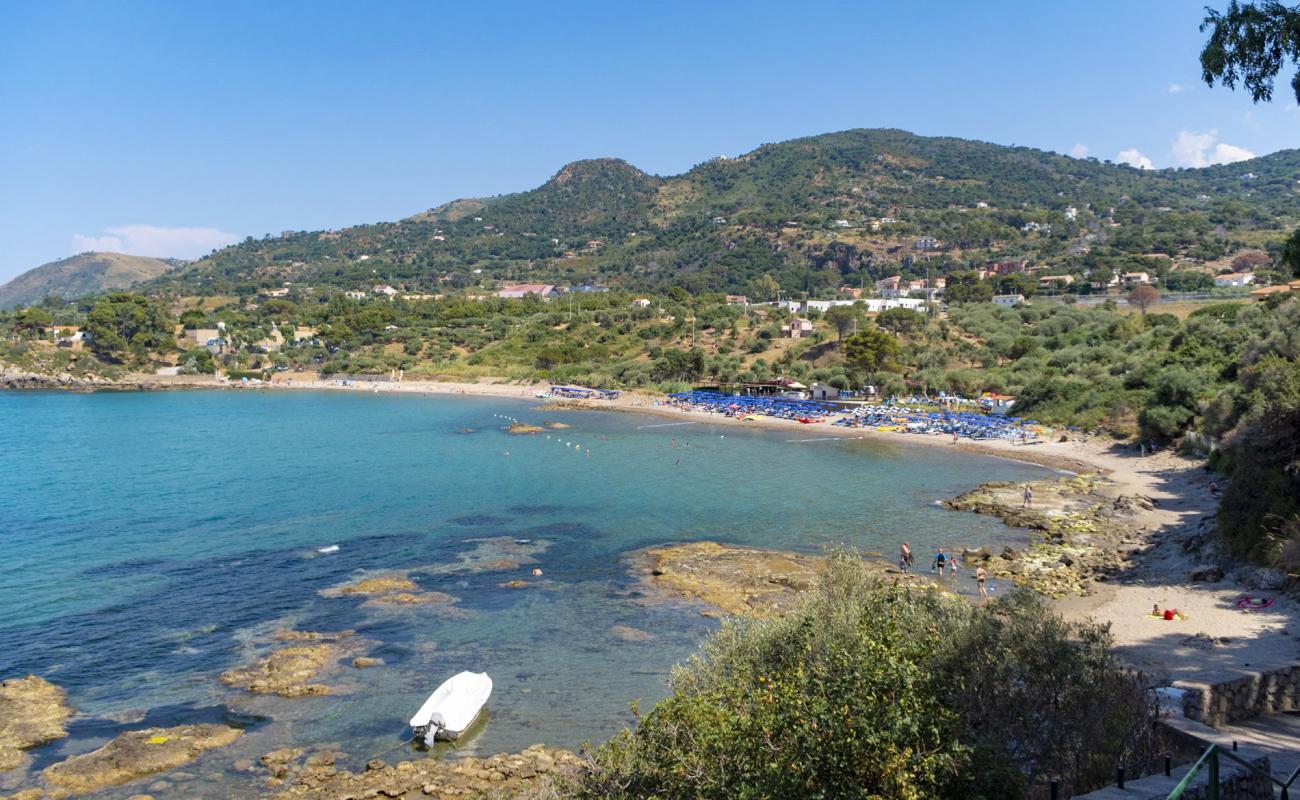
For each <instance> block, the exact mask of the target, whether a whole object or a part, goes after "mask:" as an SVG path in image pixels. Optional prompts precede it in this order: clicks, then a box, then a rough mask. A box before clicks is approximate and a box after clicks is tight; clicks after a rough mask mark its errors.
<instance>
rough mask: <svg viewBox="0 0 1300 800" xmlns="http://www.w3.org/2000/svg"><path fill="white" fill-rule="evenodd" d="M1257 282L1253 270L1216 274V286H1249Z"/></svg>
mask: <svg viewBox="0 0 1300 800" xmlns="http://www.w3.org/2000/svg"><path fill="white" fill-rule="evenodd" d="M1254 282H1255V274H1254V273H1253V272H1229V273H1228V274H1226V275H1215V276H1214V285H1215V286H1249V285H1250V284H1252V283H1254Z"/></svg>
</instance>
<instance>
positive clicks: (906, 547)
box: [902, 542, 915, 567]
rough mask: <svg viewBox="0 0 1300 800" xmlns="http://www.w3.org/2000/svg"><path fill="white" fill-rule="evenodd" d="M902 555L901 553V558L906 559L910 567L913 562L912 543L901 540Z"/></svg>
mask: <svg viewBox="0 0 1300 800" xmlns="http://www.w3.org/2000/svg"><path fill="white" fill-rule="evenodd" d="M902 555H903V559H904V560H906V561H907V566H909V567H910V566H912V565H913V563H915V559H914V558H913V557H912V544H911V542H903V554H902Z"/></svg>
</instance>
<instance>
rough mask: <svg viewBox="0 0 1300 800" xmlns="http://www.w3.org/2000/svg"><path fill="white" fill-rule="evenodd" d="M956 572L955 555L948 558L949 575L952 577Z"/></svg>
mask: <svg viewBox="0 0 1300 800" xmlns="http://www.w3.org/2000/svg"><path fill="white" fill-rule="evenodd" d="M956 574H957V556H956V555H954V556H953V557H952V558H950V559H948V577H949V578H951V577H952V576H954V575H956Z"/></svg>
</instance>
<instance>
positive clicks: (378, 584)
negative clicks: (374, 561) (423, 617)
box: [321, 573, 460, 606]
mask: <svg viewBox="0 0 1300 800" xmlns="http://www.w3.org/2000/svg"><path fill="white" fill-rule="evenodd" d="M321 595H322V596H323V597H365V598H367V599H366V604H367V605H377V606H409V605H421V604H425V603H436V604H439V605H452V604H454V603H458V602H460V600H459V598H456V597H452V596H451V595H449V594H447V593H446V592H426V591H423V590H421V589H420V585H419V584H418V583H416V582H415V581H413V580H411V579H410V578H408V577H407V576H406V575H402V574H399V573H392V574H389V575H376V576H374V577H371V578H362V579H361V580H357V581H353V582H352V583H345V584H343V585H342V586H336V587H334V588H333V589H326V590H325V591H323V592H321Z"/></svg>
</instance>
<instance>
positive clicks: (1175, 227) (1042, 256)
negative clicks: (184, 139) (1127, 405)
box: [158, 130, 1300, 299]
mask: <svg viewBox="0 0 1300 800" xmlns="http://www.w3.org/2000/svg"><path fill="white" fill-rule="evenodd" d="M1297 174H1300V151H1298V150H1289V151H1283V152H1279V153H1274V154H1272V155H1269V156H1265V157H1262V158H1257V159H1252V160H1250V161H1246V162H1241V163H1238V164H1231V165H1221V166H1214V167H1207V168H1204V169H1189V170H1159V171H1142V170H1138V169H1135V168H1132V167H1128V166H1123V165H1114V164H1108V163H1101V162H1097V161H1095V160H1091V159H1074V158H1070V157H1067V156H1062V155H1056V154H1053V153H1048V152H1044V151H1041V150H1035V149H1032V148H1027V147H1004V146H1001V145H995V144H988V143H984V142H974V141H967V140H962V139H954V138H939V137H922V136H916V135H913V134H910V133H907V132H904V131H897V130H853V131H844V132H840V133H832V134H826V135H822V136H814V137H810V138H806V139H796V140H793V141H789V142H782V143H779V144H770V145H764V146H762V147H759V148H758V149H756V150H754V151H752V152H750V153H747V154H744V155H742V156H739V157H737V158H731V159H715V160H713V161H709V162H706V163H704V164H701V165H699V166H697V167H695V168H694V169H691V170H690V171H688V172H686V173H684V174H682V175H679V176H673V177H668V178H659V177H655V176H651V175H647V174H645V173H643V172H641V171H640V170H637V169H636V168H635V167H633V166H631V165H629V164H627V163H626V162H623V161H620V160H617V159H597V160H592V161H580V162H576V163H574V164H570V165H568V166H566V167H564V168H563V169H562V170H560V172H559V173H557V174H556V176H555V177H554V178H552V179H551V180H550V181H548V182H547V183H545V184H544V185H542V186H541V187H538V188H537V189H534V190H531V191H527V192H522V193H519V194H511V195H504V196H501V197H495V198H485V199H479V200H461V201H456V202H453V203H450V204H447V205H445V206H442V207H440V208H436V209H432V210H430V211H428V212H424V213H421V214H416V215H414V216H412V217H409V218H407V219H404V220H400V221H397V222H389V223H379V224H374V225H362V226H358V227H354V228H345V229H342V230H338V231H315V232H296V233H287V234H284V235H282V236H278V237H268V238H264V239H260V240H254V239H249V240H247V241H245V242H243V243H242V244H239V245H235V246H233V247H230V248H226V249H225V250H222V251H219V252H218V253H216V254H214V255H212V256H210V257H208V258H205V259H203V260H201V261H199V262H196V263H195V264H193V265H191V266H189V267H188V268H186V269H184V270H181V271H179V272H178V273H176V274H174V275H172V276H169V277H168V278H167V279H166V280H164V281H162V282H160V283H159V285H158V288H159V289H160V290H167V291H176V292H180V293H194V292H203V293H223V294H232V293H233V294H239V293H251V292H254V291H256V290H257V289H258V288H267V287H272V286H279V285H280V284H281V283H283V282H284V281H294V282H308V283H313V284H317V285H327V286H334V287H338V288H354V287H356V286H358V285H360V284H363V283H365V282H367V281H373V280H374V279H375V278H376V277H378V278H380V279H382V280H384V281H387V282H389V283H392V284H394V285H399V286H402V287H403V288H406V289H409V290H411V291H432V290H434V289H435V288H438V287H443V288H445V287H446V286H447V285H451V286H456V287H465V286H473V285H491V281H494V280H524V279H527V280H539V281H540V280H545V281H548V282H561V283H578V282H582V281H589V280H598V281H602V282H612V283H614V284H616V285H619V286H623V287H625V288H628V289H631V290H638V291H646V290H660V291H662V290H666V289H667V288H669V287H672V286H680V287H682V288H684V289H687V290H688V291H691V292H702V291H730V292H750V293H751V294H753V293H755V292H754V291H753V290H754V285H755V282H756V281H757V280H758V279H760V278H761V277H762V276H764V275H771V276H773V277H774V278H775V279H776V282H777V283H778V284H779V285H780V286H781V287H782V288H783V289H785V291H787V292H798V291H805V292H810V293H817V292H825V291H834V290H835V289H836V288H837V287H839V286H841V285H843V284H845V283H848V284H850V285H854V286H857V285H861V284H863V283H865V282H869V281H872V280H875V279H878V278H881V277H885V276H886V275H890V274H894V273H898V272H903V273H904V274H911V275H924V274H925V272H926V270H927V269H928V270H931V271H932V272H933V273H934V274H945V273H947V272H950V271H953V270H956V269H962V268H966V267H968V266H970V265H973V264H980V263H983V262H984V261H986V260H993V259H1008V258H1027V259H1030V260H1033V261H1035V262H1037V263H1040V264H1048V265H1052V266H1053V271H1059V272H1062V273H1068V272H1081V271H1083V270H1086V269H1092V268H1095V267H1105V268H1108V269H1113V268H1115V267H1122V266H1123V265H1124V264H1125V263H1127V262H1128V260H1129V259H1132V258H1135V257H1141V256H1147V255H1150V254H1152V253H1156V254H1164V255H1166V256H1168V257H1169V258H1170V259H1171V260H1174V261H1185V260H1187V259H1192V260H1193V261H1192V262H1191V263H1201V262H1205V261H1212V260H1215V259H1219V258H1222V257H1224V256H1225V255H1228V254H1229V253H1231V252H1234V251H1235V250H1238V249H1240V248H1242V247H1247V246H1267V247H1271V248H1274V249H1280V248H1281V246H1282V241H1283V240H1284V239H1285V234H1286V233H1288V232H1289V231H1290V228H1291V227H1293V226H1294V225H1295V223H1296V222H1297V221H1298V220H1300V191H1298V190H1297V189H1298V187H1297V183H1296V178H1295V176H1296V175H1297ZM922 236H931V237H934V238H935V239H936V240H937V243H938V246H937V248H936V249H934V250H928V249H926V250H918V249H917V248H916V247H915V242H916V239H917V238H919V237H922ZM1137 266H1139V267H1140V266H1141V262H1137ZM476 271H477V272H476ZM759 299H767V298H763V297H760V298H759Z"/></svg>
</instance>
